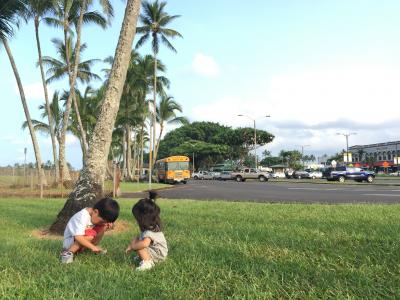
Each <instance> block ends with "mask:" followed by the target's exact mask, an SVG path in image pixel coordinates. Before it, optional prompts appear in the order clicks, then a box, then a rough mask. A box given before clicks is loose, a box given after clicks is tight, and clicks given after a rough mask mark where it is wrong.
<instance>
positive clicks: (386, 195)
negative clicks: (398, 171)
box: [363, 194, 400, 197]
mask: <svg viewBox="0 0 400 300" xmlns="http://www.w3.org/2000/svg"><path fill="white" fill-rule="evenodd" d="M363 195H364V196H383V197H400V195H393V194H363Z"/></svg>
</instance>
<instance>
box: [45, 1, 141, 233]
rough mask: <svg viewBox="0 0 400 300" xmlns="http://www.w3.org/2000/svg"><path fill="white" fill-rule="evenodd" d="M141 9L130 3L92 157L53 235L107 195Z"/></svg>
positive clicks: (91, 150)
mask: <svg viewBox="0 0 400 300" xmlns="http://www.w3.org/2000/svg"><path fill="white" fill-rule="evenodd" d="M139 10H140V0H127V3H126V9H125V15H124V20H123V22H122V26H121V31H120V36H119V39H118V45H117V48H116V50H115V55H114V62H113V66H112V69H111V73H110V77H109V80H108V85H107V88H106V90H105V93H104V99H103V101H102V105H101V109H100V112H99V115H98V121H97V123H96V127H95V129H94V131H93V134H92V136H91V139H90V143H89V152H88V158H87V160H86V164H85V165H84V167H83V170H82V172H81V173H80V176H79V179H78V181H77V183H76V185H75V188H74V190H73V191H72V193H71V194H70V195H69V197H68V200H67V202H66V203H65V205H64V207H63V208H62V210H61V211H60V213H59V214H58V216H57V219H56V221H55V222H54V223H53V225H52V226H51V228H50V230H51V231H53V232H59V233H61V232H62V231H63V230H64V228H65V225H66V223H67V221H68V220H69V218H70V217H71V216H72V215H73V214H74V213H75V212H77V211H78V210H80V209H82V208H83V207H87V206H91V205H93V204H94V203H95V202H96V201H97V200H98V199H99V198H100V197H102V196H103V188H102V187H103V183H104V176H105V172H106V165H107V158H108V152H109V149H110V144H111V137H112V130H113V127H114V123H115V118H116V116H117V113H118V107H119V102H120V98H121V95H122V91H123V87H124V82H125V78H126V73H127V70H128V65H129V59H130V51H131V46H132V42H133V38H134V37H135V32H136V23H137V19H138V16H139Z"/></svg>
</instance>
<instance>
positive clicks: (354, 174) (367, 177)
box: [322, 166, 375, 183]
mask: <svg viewBox="0 0 400 300" xmlns="http://www.w3.org/2000/svg"><path fill="white" fill-rule="evenodd" d="M322 176H323V177H324V178H326V180H328V181H332V180H337V181H339V182H345V181H346V179H352V180H355V181H357V182H362V181H366V182H369V183H372V182H373V181H374V178H375V172H372V171H365V170H363V169H361V168H353V167H346V166H340V167H337V168H336V169H334V168H328V169H326V170H325V171H324V172H323V175H322Z"/></svg>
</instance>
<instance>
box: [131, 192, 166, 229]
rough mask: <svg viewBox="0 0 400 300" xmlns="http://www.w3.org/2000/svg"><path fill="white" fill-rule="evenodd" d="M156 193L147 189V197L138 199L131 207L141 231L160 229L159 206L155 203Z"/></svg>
mask: <svg viewBox="0 0 400 300" xmlns="http://www.w3.org/2000/svg"><path fill="white" fill-rule="evenodd" d="M157 197H158V194H157V193H156V192H155V191H149V197H148V198H144V199H140V200H139V201H138V202H137V203H136V204H135V205H134V206H133V207H132V214H133V216H134V217H135V219H136V221H137V222H138V224H139V228H140V230H141V231H145V230H151V231H160V230H161V219H160V207H159V206H158V205H157V204H156V199H157Z"/></svg>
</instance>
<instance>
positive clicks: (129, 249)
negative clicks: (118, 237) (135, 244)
mask: <svg viewBox="0 0 400 300" xmlns="http://www.w3.org/2000/svg"><path fill="white" fill-rule="evenodd" d="M132 250H133V249H132V247H131V245H129V246H128V248H126V249H125V254H129V253H130V252H131V251H132Z"/></svg>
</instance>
